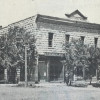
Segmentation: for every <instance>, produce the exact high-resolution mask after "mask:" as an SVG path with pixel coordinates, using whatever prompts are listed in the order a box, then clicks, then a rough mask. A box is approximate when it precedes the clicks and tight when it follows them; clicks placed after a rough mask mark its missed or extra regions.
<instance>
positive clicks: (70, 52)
mask: <svg viewBox="0 0 100 100" xmlns="http://www.w3.org/2000/svg"><path fill="white" fill-rule="evenodd" d="M64 49H65V66H66V71H68V72H69V73H70V74H71V73H72V77H73V75H74V74H77V72H78V71H77V69H80V70H81V72H80V73H78V74H82V72H83V77H84V78H85V70H86V69H87V68H88V64H89V62H88V57H89V52H88V46H87V45H84V44H83V41H82V40H80V39H79V40H75V39H72V40H71V42H70V43H67V42H66V44H65V46H64ZM77 67H78V68H77Z"/></svg>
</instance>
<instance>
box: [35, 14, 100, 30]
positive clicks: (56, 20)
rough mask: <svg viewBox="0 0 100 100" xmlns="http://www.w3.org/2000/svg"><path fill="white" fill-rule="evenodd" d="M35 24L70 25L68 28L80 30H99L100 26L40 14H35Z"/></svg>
mask: <svg viewBox="0 0 100 100" xmlns="http://www.w3.org/2000/svg"><path fill="white" fill-rule="evenodd" d="M36 22H44V23H52V24H61V25H70V26H76V27H82V28H87V29H88V28H90V29H97V30H100V24H95V23H89V22H81V21H74V20H70V19H65V18H59V17H52V16H46V15H40V14H37V18H36Z"/></svg>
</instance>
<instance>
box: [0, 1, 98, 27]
mask: <svg viewBox="0 0 100 100" xmlns="http://www.w3.org/2000/svg"><path fill="white" fill-rule="evenodd" d="M76 9H78V10H79V11H81V12H82V13H83V14H84V15H85V16H86V17H88V20H89V22H92V23H99V24H100V0H0V25H2V26H7V25H8V24H11V23H13V22H16V21H19V20H21V19H25V18H27V17H30V16H33V15H35V14H37V13H39V14H44V15H50V16H56V17H64V14H65V13H71V12H73V11H74V10H76Z"/></svg>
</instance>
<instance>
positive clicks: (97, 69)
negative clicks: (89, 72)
mask: <svg viewBox="0 0 100 100" xmlns="http://www.w3.org/2000/svg"><path fill="white" fill-rule="evenodd" d="M96 80H98V69H97V68H96Z"/></svg>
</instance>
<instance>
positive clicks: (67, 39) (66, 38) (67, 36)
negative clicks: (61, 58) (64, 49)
mask: <svg viewBox="0 0 100 100" xmlns="http://www.w3.org/2000/svg"><path fill="white" fill-rule="evenodd" d="M69 37H70V35H68V34H67V35H65V42H69Z"/></svg>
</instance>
